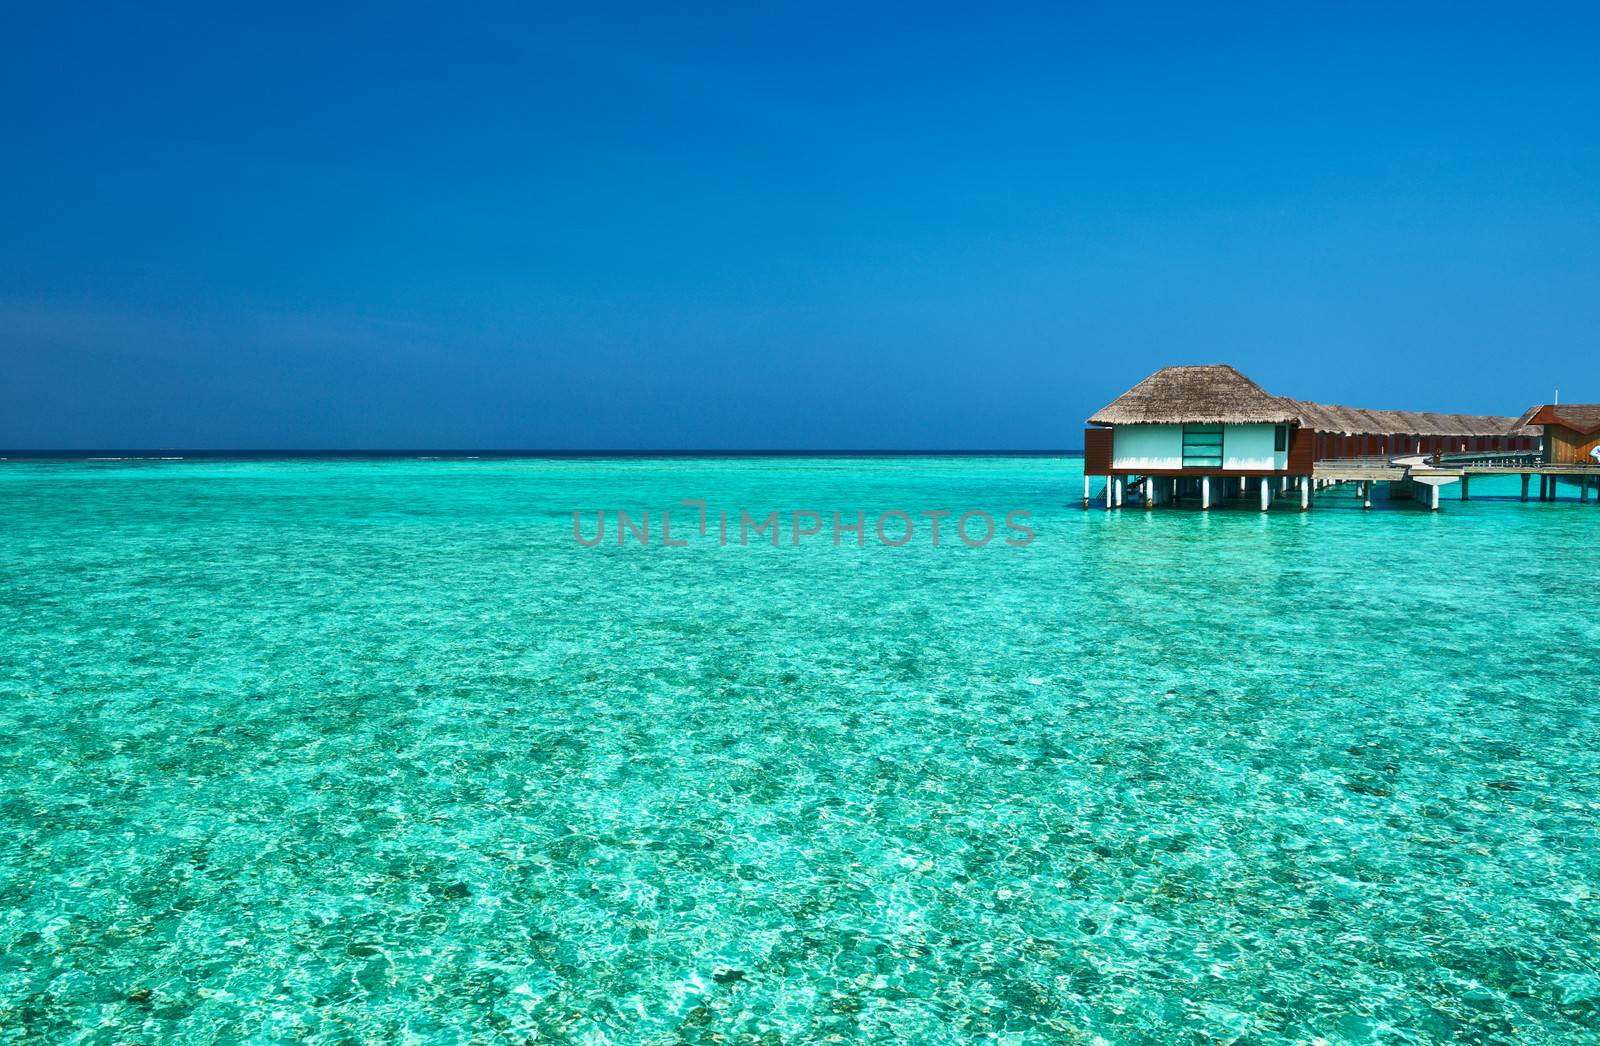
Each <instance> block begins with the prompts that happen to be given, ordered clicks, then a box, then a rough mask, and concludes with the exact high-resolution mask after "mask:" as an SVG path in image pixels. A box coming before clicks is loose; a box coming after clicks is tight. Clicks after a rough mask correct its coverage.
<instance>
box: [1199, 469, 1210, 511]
mask: <svg viewBox="0 0 1600 1046" xmlns="http://www.w3.org/2000/svg"><path fill="white" fill-rule="evenodd" d="M1200 507H1201V508H1210V507H1211V477H1210V476H1201V477H1200Z"/></svg>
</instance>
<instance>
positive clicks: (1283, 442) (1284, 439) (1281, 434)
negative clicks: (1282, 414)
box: [1272, 425, 1289, 453]
mask: <svg viewBox="0 0 1600 1046" xmlns="http://www.w3.org/2000/svg"><path fill="white" fill-rule="evenodd" d="M1272 449H1273V450H1275V451H1278V452H1279V453H1282V452H1283V451H1286V450H1288V449H1289V426H1287V425H1279V426H1278V430H1277V431H1276V432H1274V433H1273V434H1272Z"/></svg>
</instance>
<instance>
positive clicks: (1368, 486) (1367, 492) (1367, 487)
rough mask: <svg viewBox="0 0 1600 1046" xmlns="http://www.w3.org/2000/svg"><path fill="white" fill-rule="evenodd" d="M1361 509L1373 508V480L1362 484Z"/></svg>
mask: <svg viewBox="0 0 1600 1046" xmlns="http://www.w3.org/2000/svg"><path fill="white" fill-rule="evenodd" d="M1361 507H1362V508H1371V507H1372V481H1371V480H1368V481H1367V482H1365V483H1363V484H1361Z"/></svg>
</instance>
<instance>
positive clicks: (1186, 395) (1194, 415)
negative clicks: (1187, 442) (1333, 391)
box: [1089, 363, 1297, 425]
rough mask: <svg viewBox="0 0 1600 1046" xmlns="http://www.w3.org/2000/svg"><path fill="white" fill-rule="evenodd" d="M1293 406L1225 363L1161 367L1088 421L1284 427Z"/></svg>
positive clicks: (1293, 415)
mask: <svg viewBox="0 0 1600 1046" xmlns="http://www.w3.org/2000/svg"><path fill="white" fill-rule="evenodd" d="M1296 417H1297V415H1296V412H1295V408H1294V404H1293V403H1292V402H1291V401H1289V400H1286V399H1284V398H1282V397H1281V396H1274V395H1272V394H1270V393H1268V392H1266V391H1264V390H1263V389H1262V388H1261V386H1259V385H1257V384H1256V383H1255V382H1253V381H1251V380H1250V379H1249V378H1247V377H1245V376H1244V375H1243V374H1240V373H1239V372H1238V371H1236V370H1234V369H1233V368H1232V367H1230V366H1228V365H1227V364H1225V363H1217V364H1209V365H1206V366H1200V367H1162V368H1161V369H1160V370H1158V371H1156V372H1155V373H1154V374H1152V375H1150V376H1149V377H1148V378H1146V379H1144V380H1143V381H1141V382H1140V383H1139V384H1137V385H1135V386H1134V387H1133V388H1131V389H1129V390H1128V391H1127V392H1124V393H1123V394H1122V395H1120V396H1118V397H1117V398H1116V399H1114V400H1112V401H1111V402H1110V403H1108V404H1106V405H1105V406H1104V407H1102V408H1100V410H1098V411H1096V412H1095V414H1094V415H1093V416H1092V417H1090V419H1089V424H1091V425H1177V424H1183V423H1190V424H1213V425H1214V424H1223V425H1252V424H1268V425H1283V424H1288V423H1290V422H1293V421H1295V420H1296Z"/></svg>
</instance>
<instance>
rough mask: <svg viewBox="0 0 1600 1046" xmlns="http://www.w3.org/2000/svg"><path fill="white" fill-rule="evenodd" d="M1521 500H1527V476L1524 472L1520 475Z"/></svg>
mask: <svg viewBox="0 0 1600 1046" xmlns="http://www.w3.org/2000/svg"><path fill="white" fill-rule="evenodd" d="M1522 500H1523V501H1527V500H1528V474H1527V473H1526V472H1524V473H1523V474H1522Z"/></svg>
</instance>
